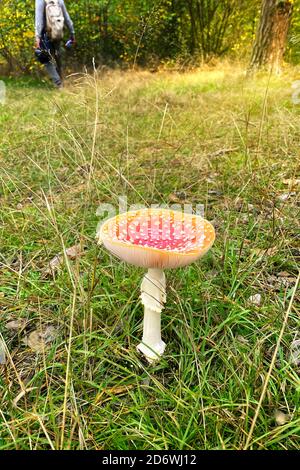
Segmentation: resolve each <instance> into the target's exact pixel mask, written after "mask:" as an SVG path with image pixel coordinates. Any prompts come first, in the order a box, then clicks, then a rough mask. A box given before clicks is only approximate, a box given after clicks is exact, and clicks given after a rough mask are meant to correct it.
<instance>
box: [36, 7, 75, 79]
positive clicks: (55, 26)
mask: <svg viewBox="0 0 300 470" xmlns="http://www.w3.org/2000/svg"><path fill="white" fill-rule="evenodd" d="M64 25H67V27H68V29H69V32H70V39H69V41H68V42H67V45H68V47H70V46H71V45H72V44H75V31H74V25H73V22H72V20H71V18H70V15H69V13H68V11H67V9H66V6H65V2H64V0H35V47H36V51H35V54H36V57H37V59H38V60H39V61H40V62H41V63H42V64H44V65H45V68H46V70H47V73H48V75H49V77H50V78H51V80H52V82H53V84H54V86H55V87H56V88H62V86H63V78H62V58H61V41H62V39H63V36H64Z"/></svg>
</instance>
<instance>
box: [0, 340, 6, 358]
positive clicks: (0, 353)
mask: <svg viewBox="0 0 300 470" xmlns="http://www.w3.org/2000/svg"><path fill="white" fill-rule="evenodd" d="M5 363H6V346H5V343H4V341H2V339H1V338H0V364H5Z"/></svg>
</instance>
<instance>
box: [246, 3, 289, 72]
mask: <svg viewBox="0 0 300 470" xmlns="http://www.w3.org/2000/svg"><path fill="white" fill-rule="evenodd" d="M292 11H293V4H292V2H291V1H286V0H285V1H279V0H262V7H261V15H260V21H259V25H258V29H257V32H256V38H255V42H254V46H253V50H252V57H251V61H250V70H253V69H257V68H262V67H265V68H268V69H269V70H271V71H273V72H275V73H279V72H280V70H281V65H282V61H283V56H284V52H285V48H286V40H287V35H288V30H289V26H290V22H291V16H292Z"/></svg>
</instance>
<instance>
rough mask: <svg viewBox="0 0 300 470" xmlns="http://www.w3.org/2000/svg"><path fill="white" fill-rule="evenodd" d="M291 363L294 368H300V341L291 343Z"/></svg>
mask: <svg viewBox="0 0 300 470" xmlns="http://www.w3.org/2000/svg"><path fill="white" fill-rule="evenodd" d="M289 362H290V364H292V365H293V366H300V339H296V340H294V341H293V342H292V343H291V347H290V357H289Z"/></svg>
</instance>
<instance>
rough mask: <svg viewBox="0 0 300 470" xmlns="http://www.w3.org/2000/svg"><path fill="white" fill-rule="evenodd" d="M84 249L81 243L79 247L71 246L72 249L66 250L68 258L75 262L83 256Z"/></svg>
mask: <svg viewBox="0 0 300 470" xmlns="http://www.w3.org/2000/svg"><path fill="white" fill-rule="evenodd" d="M83 252H84V250H83V248H82V245H81V243H79V244H78V245H73V246H71V247H70V248H67V249H66V255H67V257H68V258H70V259H72V260H74V259H76V258H79V257H80V256H82V255H83Z"/></svg>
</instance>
